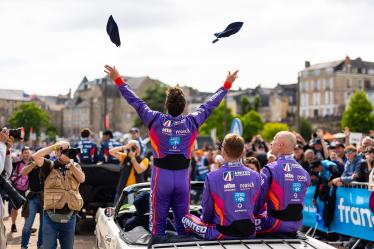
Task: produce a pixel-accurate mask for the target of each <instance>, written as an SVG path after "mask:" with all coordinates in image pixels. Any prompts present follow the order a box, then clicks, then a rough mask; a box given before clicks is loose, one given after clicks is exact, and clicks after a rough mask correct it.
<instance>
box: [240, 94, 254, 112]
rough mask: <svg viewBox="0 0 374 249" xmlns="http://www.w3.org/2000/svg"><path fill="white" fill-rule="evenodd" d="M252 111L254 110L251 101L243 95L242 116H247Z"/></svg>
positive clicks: (241, 100) (241, 103)
mask: <svg viewBox="0 0 374 249" xmlns="http://www.w3.org/2000/svg"><path fill="white" fill-rule="evenodd" d="M250 110H253V107H252V104H251V101H250V100H249V98H248V96H245V95H243V96H242V97H241V98H240V114H241V115H245V114H246V113H247V112H249V111H250Z"/></svg>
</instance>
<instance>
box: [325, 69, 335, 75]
mask: <svg viewBox="0 0 374 249" xmlns="http://www.w3.org/2000/svg"><path fill="white" fill-rule="evenodd" d="M333 72H334V68H332V67H329V68H326V74H332V73H333Z"/></svg>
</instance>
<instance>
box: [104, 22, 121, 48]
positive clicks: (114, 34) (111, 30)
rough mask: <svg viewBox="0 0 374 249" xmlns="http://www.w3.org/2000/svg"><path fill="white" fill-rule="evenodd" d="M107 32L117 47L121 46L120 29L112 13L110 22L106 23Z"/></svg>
mask: <svg viewBox="0 0 374 249" xmlns="http://www.w3.org/2000/svg"><path fill="white" fill-rule="evenodd" d="M106 32H107V33H108V35H109V37H110V40H111V41H112V42H113V43H114V44H116V46H117V47H119V46H121V39H120V38H119V31H118V26H117V23H116V22H115V21H114V19H113V16H112V15H110V17H109V19H108V23H107V24H106Z"/></svg>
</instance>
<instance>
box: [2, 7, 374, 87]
mask: <svg viewBox="0 0 374 249" xmlns="http://www.w3.org/2000/svg"><path fill="white" fill-rule="evenodd" d="M373 13H374V1H371V0H313V1H311V0H272V1H270V0H232V1H228V0H200V1H199V0H183V1H182V0H110V1H109V0H105V1H104V0H101V1H99V0H64V1H62V0H61V1H57V0H47V1H39V0H33V1H30V0H25V1H18V0H0V32H1V36H0V88H11V89H22V90H25V91H26V92H27V93H30V94H32V93H37V94H58V93H66V92H67V91H68V89H69V88H72V90H73V91H74V90H75V89H76V87H77V86H78V84H79V82H80V81H81V80H82V78H83V77H84V76H87V78H88V79H89V80H91V79H94V78H97V77H102V76H104V72H103V66H104V65H105V64H106V63H108V64H111V65H117V68H118V69H119V70H120V72H121V73H122V74H123V75H129V76H145V75H148V76H150V77H152V78H155V79H159V80H161V81H163V82H165V83H168V84H177V83H179V84H182V85H189V86H192V87H195V88H198V89H200V90H203V91H214V90H215V89H216V88H217V87H218V86H220V85H221V84H222V82H223V81H224V79H225V77H226V74H227V70H232V69H236V68H237V69H239V70H240V73H239V79H238V80H237V82H235V85H236V86H237V87H238V86H241V87H242V88H246V87H255V86H256V85H258V84H261V85H262V86H265V87H271V86H275V85H276V84H277V83H278V82H281V83H292V82H296V79H297V73H298V71H300V70H302V69H303V66H304V61H305V60H310V61H311V63H312V64H314V63H319V62H326V61H331V60H338V59H344V57H345V56H346V55H349V56H350V57H351V58H356V57H361V58H362V59H363V60H368V61H374V32H373V27H374V19H373ZM110 14H112V15H113V17H114V19H115V20H116V21H117V24H118V26H119V29H120V36H121V40H122V46H121V47H120V48H117V47H116V46H115V45H114V44H112V43H111V42H110V40H109V37H108V36H107V34H106V22H107V20H108V17H109V15H110ZM234 21H243V22H244V25H243V28H242V29H241V31H240V32H239V33H237V34H236V35H234V36H231V37H229V38H223V39H221V40H220V41H219V42H217V43H215V44H212V40H214V36H213V33H215V32H218V31H221V30H223V29H224V28H225V27H226V26H227V25H228V24H229V23H230V22H234Z"/></svg>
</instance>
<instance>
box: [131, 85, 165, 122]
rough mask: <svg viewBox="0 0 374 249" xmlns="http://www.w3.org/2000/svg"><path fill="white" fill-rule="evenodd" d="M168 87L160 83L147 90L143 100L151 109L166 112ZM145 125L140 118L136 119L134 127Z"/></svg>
mask: <svg viewBox="0 0 374 249" xmlns="http://www.w3.org/2000/svg"><path fill="white" fill-rule="evenodd" d="M167 89H168V86H167V85H165V84H164V83H162V82H160V81H156V83H155V84H154V85H153V86H151V87H149V88H147V89H146V90H145V94H144V97H143V100H144V101H145V102H146V103H147V105H148V106H149V108H151V109H152V110H155V111H159V112H164V110H165V108H164V105H165V98H166V91H167ZM142 124H143V122H142V121H141V120H140V118H139V117H137V118H136V119H135V122H134V125H135V126H137V127H139V126H141V125H142Z"/></svg>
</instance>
